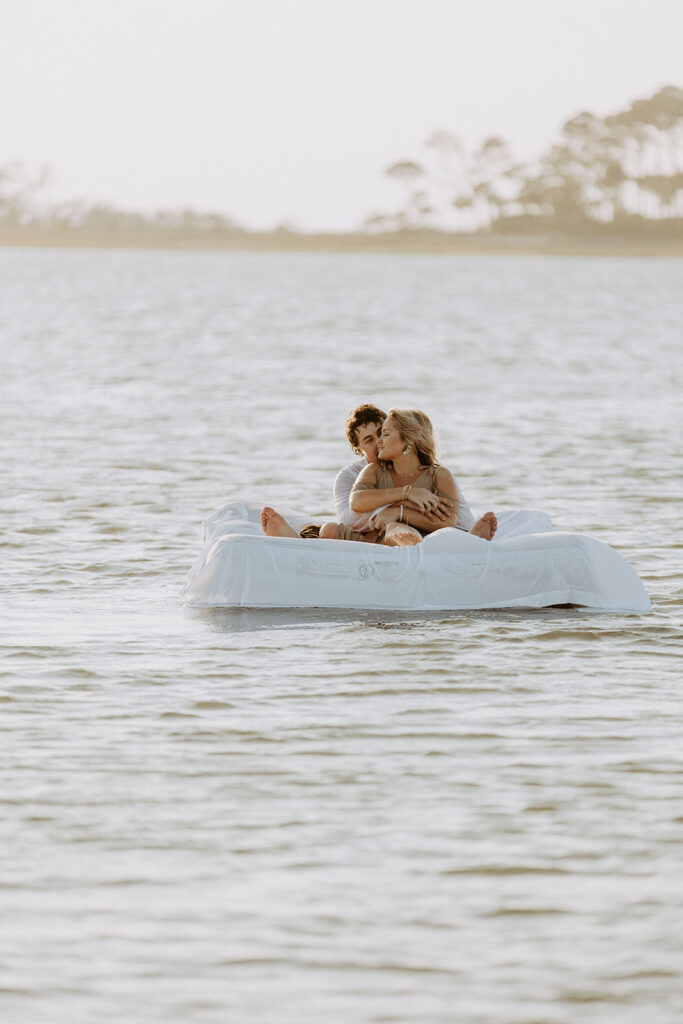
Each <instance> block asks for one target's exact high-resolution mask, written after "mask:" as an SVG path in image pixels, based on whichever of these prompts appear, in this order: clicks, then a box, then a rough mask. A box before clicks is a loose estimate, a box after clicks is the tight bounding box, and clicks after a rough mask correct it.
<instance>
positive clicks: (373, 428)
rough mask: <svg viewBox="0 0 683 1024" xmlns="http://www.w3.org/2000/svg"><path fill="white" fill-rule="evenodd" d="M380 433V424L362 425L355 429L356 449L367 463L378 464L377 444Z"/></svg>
mask: <svg viewBox="0 0 683 1024" xmlns="http://www.w3.org/2000/svg"><path fill="white" fill-rule="evenodd" d="M381 432H382V424H381V423H364V424H363V426H362V427H357V428H356V439H357V440H356V448H359V449H360V451H361V452H362V453H363V455H364V456H365V458H366V459H367V460H368V462H378V461H379V460H378V458H377V443H378V441H379V436H380V434H381Z"/></svg>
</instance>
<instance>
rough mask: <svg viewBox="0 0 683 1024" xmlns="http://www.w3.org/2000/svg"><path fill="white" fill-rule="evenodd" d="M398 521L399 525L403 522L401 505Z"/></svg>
mask: <svg viewBox="0 0 683 1024" xmlns="http://www.w3.org/2000/svg"><path fill="white" fill-rule="evenodd" d="M398 521H399V523H402V522H403V505H401V511H400V513H399V517H398Z"/></svg>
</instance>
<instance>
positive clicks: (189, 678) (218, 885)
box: [0, 250, 683, 1024]
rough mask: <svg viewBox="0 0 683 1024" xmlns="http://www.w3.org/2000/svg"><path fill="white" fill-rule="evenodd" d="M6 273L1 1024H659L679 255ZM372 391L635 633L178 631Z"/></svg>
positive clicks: (277, 616) (484, 622)
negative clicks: (593, 570) (625, 577)
mask: <svg viewBox="0 0 683 1024" xmlns="http://www.w3.org/2000/svg"><path fill="white" fill-rule="evenodd" d="M0 264H1V270H2V273H0V338H1V339H2V357H3V380H2V383H0V388H2V392H3V393H2V401H0V417H1V418H2V437H3V438H4V449H3V460H2V470H1V471H2V474H3V486H2V498H1V499H0V501H1V505H2V512H3V534H2V537H1V538H0V545H1V547H2V554H3V562H4V568H5V571H4V574H3V576H2V578H1V579H0V586H1V587H2V589H3V594H2V599H3V606H4V614H3V635H2V653H1V656H0V679H1V686H0V703H1V705H2V712H3V714H2V719H1V721H0V729H2V735H1V736H0V745H1V749H2V751H3V758H2V788H1V790H0V794H1V796H0V799H1V800H2V814H3V819H4V836H5V841H4V843H3V857H2V865H3V875H2V882H3V900H4V911H5V912H4V913H3V915H2V924H1V925H0V963H2V969H3V981H2V993H1V994H0V1003H1V1004H2V1013H3V1021H7V1022H10V1024H26V1022H27V1021H31V1022H32V1021H40V1022H41V1024H43V1022H48V1024H50V1022H60V1024H61V1022H66V1021H69V1022H70V1024H71V1022H73V1021H92V1020H104V1021H106V1020H131V1021H143V1020H144V1021H169V1020H185V1021H192V1022H217V1024H218V1022H221V1024H223V1022H224V1021H226V1020H243V1019H246V1018H247V1017H249V1019H254V1020H258V1021H278V1024H281V1022H284V1021H296V1022H297V1024H298V1022H301V1021H311V1022H312V1021H316V1022H318V1021H321V1020H325V1021H329V1022H334V1024H347V1022H348V1021H377V1020H392V1021H406V1022H407V1021H415V1020H420V1021H429V1022H432V1021H434V1022H437V1021H452V1020H454V1019H457V1020H459V1021H466V1022H469V1021H492V1020H505V1021H508V1020H509V1021H519V1022H527V1021H530V1020H539V1021H540V1020H543V1021H549V1022H555V1021H556V1022H571V1024H574V1022H575V1021H576V1020H577V1019H579V1018H580V1019H581V1020H582V1021H584V1020H585V1021H600V1022H610V1024H611V1022H612V1021H614V1020H619V1021H626V1022H633V1024H641V1022H642V1021H643V1020H645V1019H647V1020H648V1021H649V1020H655V1021H662V1022H665V1021H666V1022H669V1021H671V1020H673V1019H677V1018H678V1017H679V1016H680V1015H681V1013H682V1012H683V992H682V991H681V987H680V982H679V980H678V973H679V963H680V959H681V954H682V952H683V949H682V944H681V938H680V926H679V922H680V916H681V910H682V907H681V899H680V897H679V895H678V893H679V890H680V886H679V884H678V875H679V874H680V870H679V857H678V855H677V851H678V849H679V846H680V823H681V819H682V818H683V803H682V801H681V797H680V782H681V774H682V772H683V763H682V760H681V753H680V721H681V711H682V710H683V709H682V706H681V691H680V681H679V680H680V651H681V640H682V639H683V633H682V630H681V605H682V602H683V590H682V586H681V582H682V581H681V576H682V572H681V560H680V542H679V541H677V537H679V536H680V526H679V509H680V483H679V479H680V457H681V454H682V453H681V444H680V441H679V439H678V433H677V432H676V431H675V429H673V425H674V424H675V423H677V418H678V407H679V404H680V393H681V389H682V386H683V360H682V357H681V351H680V338H679V335H678V329H677V323H679V322H680V298H679V296H680V294H683V289H681V276H682V275H681V265H680V263H676V262H652V263H647V262H641V261H618V260H615V261H610V260H599V261H596V260H590V259H554V260H553V259H549V260H545V259H540V258H538V259H537V258H529V259H507V258H502V257H500V258H499V257H489V258H481V259H479V260H477V259H472V258H464V257H463V258H461V257H386V256H378V257H368V256H365V257H349V256H347V257H333V256H318V257H306V256H291V255H290V256H285V255H282V256H277V255H251V256H240V255H236V254H233V255H231V254H201V253H198V254H179V253H126V252H96V251H92V252H85V251H84V252H77V251H70V252H62V253H60V252H47V251H46V252H39V251H35V252H31V251H21V252H20V251H16V252H13V251H10V250H5V251H0ZM363 399H365V400H374V401H376V402H377V403H378V404H380V405H383V406H389V405H391V404H407V405H412V404H419V405H420V406H422V407H424V408H425V410H426V411H427V412H428V413H430V415H431V416H432V417H433V419H434V421H435V422H436V423H437V424H438V426H439V428H440V434H441V444H442V451H443V456H444V461H445V462H446V463H447V465H449V466H450V467H451V468H452V469H453V471H454V472H455V474H456V476H457V477H458V478H459V480H460V481H461V483H462V485H463V489H464V491H465V493H466V495H467V497H468V499H469V501H470V503H471V505H472V507H473V509H476V510H479V511H481V510H483V508H484V507H491V506H492V507H496V508H500V507H503V506H527V507H540V508H545V509H546V510H547V511H549V512H550V514H551V515H552V516H553V519H554V521H555V523H556V525H557V526H559V527H561V528H562V527H564V528H568V529H572V530H579V531H585V532H588V533H591V534H593V535H594V536H597V537H599V538H600V539H602V540H606V541H608V542H609V543H612V544H613V545H614V546H615V547H616V548H617V549H618V550H619V551H620V552H621V553H622V554H624V555H625V557H627V558H628V559H629V560H630V561H631V562H632V564H633V565H634V566H635V567H636V568H637V570H638V571H639V572H640V574H641V576H642V577H643V579H644V581H645V583H646V586H647V587H648V590H649V592H650V595H651V597H652V601H653V613H652V615H650V616H644V617H639V616H619V615H611V614H596V613H587V612H585V611H581V610H577V609H571V608H552V609H542V610H539V611H533V612H530V611H518V610H505V611H486V612H462V613H457V612H452V613H443V612H440V613H436V614H434V613H427V614H424V615H420V614H418V615H413V614H411V615H410V616H406V614H405V613H393V612H381V613H359V612H357V611H354V612H348V613H347V612H344V611H339V610H330V611H320V612H318V611H311V610H306V611H305V612H301V611H293V612H286V611H276V612H269V611H267V610H260V611H247V610H233V611H227V610H220V611H210V612H207V611H202V612H194V611H189V610H187V609H183V608H182V607H181V606H180V604H179V600H178V594H179V591H180V588H181V585H182V582H183V579H184V577H185V574H186V572H187V570H188V568H189V566H190V564H191V563H192V561H193V559H194V558H195V556H196V554H197V553H198V551H199V548H200V545H201V528H200V522H201V519H202V518H203V517H204V516H205V515H207V514H208V513H209V512H211V511H213V510H214V509H215V508H217V507H218V506H219V505H221V504H223V502H224V501H226V500H227V499H229V498H231V497H234V496H236V495H244V496H245V497H250V498H256V499H258V498H260V497H263V498H264V499H267V500H268V501H270V502H272V503H274V504H275V503H277V504H280V505H282V506H302V505H303V506H304V507H306V508H307V509H308V511H310V514H311V515H312V516H313V515H318V514H325V513H328V512H330V511H331V493H330V487H331V480H332V476H333V473H334V471H335V470H336V468H337V467H338V466H339V465H341V464H343V463H344V462H345V461H346V459H347V457H348V452H347V449H346V447H345V442H344V439H343V436H342V425H343V421H344V418H345V415H346V413H347V411H348V409H349V408H350V407H351V406H352V405H353V404H355V402H356V401H357V400H363Z"/></svg>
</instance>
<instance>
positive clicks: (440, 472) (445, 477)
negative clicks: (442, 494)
mask: <svg viewBox="0 0 683 1024" xmlns="http://www.w3.org/2000/svg"><path fill="white" fill-rule="evenodd" d="M436 483H437V485H438V487H439V489H442V488H444V487H448V488H452V489H454V488H455V480H454V479H453V474H452V473H451V471H450V470H449V469H446V467H445V466H437V467H436Z"/></svg>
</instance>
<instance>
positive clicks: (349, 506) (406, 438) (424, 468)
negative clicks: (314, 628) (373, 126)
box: [261, 405, 498, 547]
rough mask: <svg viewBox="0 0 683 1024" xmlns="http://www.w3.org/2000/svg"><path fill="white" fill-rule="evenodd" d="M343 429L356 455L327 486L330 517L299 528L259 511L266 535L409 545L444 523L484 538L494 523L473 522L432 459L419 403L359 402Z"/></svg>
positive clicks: (428, 427) (490, 517) (491, 517)
mask: <svg viewBox="0 0 683 1024" xmlns="http://www.w3.org/2000/svg"><path fill="white" fill-rule="evenodd" d="M346 436H347V438H348V440H349V443H350V444H351V447H352V449H353V451H354V453H355V454H356V455H362V456H363V459H362V460H358V461H357V462H355V463H352V464H351V465H349V466H346V467H345V468H344V469H343V470H341V472H340V473H339V474H338V476H337V478H336V480H335V485H334V498H335V510H336V514H337V519H338V522H334V523H325V524H324V525H323V526H321V527H320V529H319V531H318V527H305V528H304V530H302V531H301V534H299V533H297V532H296V530H294V528H293V527H292V526H290V525H289V523H288V522H287V521H286V520H285V519H283V517H282V516H281V515H279V514H278V513H277V512H275V510H274V509H272V508H270V507H269V506H267V507H266V508H264V509H263V511H262V512H261V526H262V527H263V531H264V533H266V534H268V536H269V537H301V536H303V537H312V536H320V537H321V538H323V539H330V540H355V541H362V542H364V543H368V544H387V545H390V546H393V547H411V546H412V545H414V544H419V543H420V541H421V540H422V538H423V537H424V536H425V535H426V534H428V533H434V531H435V530H441V529H443V528H444V527H456V528H457V529H461V530H467V531H468V532H469V533H472V534H474V535H475V536H476V537H481V538H483V539H484V540H491V539H492V538H493V536H494V534H495V532H496V529H497V526H498V523H497V519H496V516H495V514H494V513H493V512H487V513H486V514H485V515H483V516H482V517H481V519H478V520H477V521H476V522H475V521H474V516H473V515H472V513H471V512H470V509H469V506H468V505H467V502H466V501H465V499H464V497H463V495H462V493H461V492H460V489H459V488H458V485H457V483H456V481H455V480H454V479H453V477H452V475H451V473H449V471H448V470H447V469H446V467H445V466H441V465H439V463H438V462H437V459H436V444H435V441H434V430H433V427H432V424H431V422H430V420H429V417H428V416H426V415H425V414H424V413H423V412H421V411H420V410H419V409H390V410H389V413H388V414H386V413H384V412H382V410H381V409H378V408H377V406H375V405H359V406H358V407H357V408H356V409H354V410H353V412H352V413H351V414H350V416H349V418H348V420H347V423H346Z"/></svg>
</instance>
